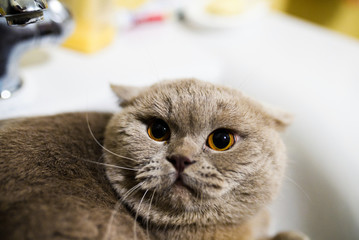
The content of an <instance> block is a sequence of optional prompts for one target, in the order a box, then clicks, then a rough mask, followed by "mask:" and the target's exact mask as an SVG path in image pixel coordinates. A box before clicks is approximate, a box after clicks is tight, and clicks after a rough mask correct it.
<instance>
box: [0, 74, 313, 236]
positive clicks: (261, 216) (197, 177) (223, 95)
mask: <svg viewBox="0 0 359 240" xmlns="http://www.w3.org/2000/svg"><path fill="white" fill-rule="evenodd" d="M114 90H115V92H117V94H118V95H119V96H120V97H121V98H123V100H124V101H123V102H122V105H123V107H124V108H123V110H122V111H121V112H120V113H118V114H115V115H113V116H112V115H111V114H106V113H88V114H86V113H82V114H80V113H72V114H62V115H56V116H49V117H38V118H30V119H18V120H7V121H0V149H1V151H0V236H1V239H106V240H107V239H116V240H117V239H119V240H121V239H147V238H149V239H153V240H154V239H158V240H162V239H193V240H197V239H218V240H221V239H228V240H230V239H233V240H235V239H236V240H251V239H253V240H254V239H266V238H265V236H264V234H265V231H266V227H267V225H268V216H267V214H266V211H265V208H266V206H267V204H268V203H269V202H270V201H271V200H272V199H273V198H274V196H275V195H276V193H277V190H278V186H279V185H280V181H281V178H282V175H283V171H284V167H285V160H286V159H285V158H286V157H285V154H284V146H283V144H282V142H281V140H280V138H279V135H278V133H277V130H278V129H282V128H284V126H285V125H286V122H285V118H283V117H280V116H279V117H278V115H274V114H273V113H271V112H268V111H266V110H265V109H264V108H263V107H262V106H261V105H259V104H257V103H255V102H253V101H252V100H250V99H248V98H247V97H245V96H243V95H241V94H240V93H239V92H237V91H234V90H230V89H227V88H221V87H216V86H213V85H211V84H208V83H203V82H199V81H195V80H183V81H177V82H164V83H160V84H157V85H155V86H153V87H151V88H146V89H142V90H138V89H131V91H130V90H129V89H127V91H126V89H124V88H120V87H117V88H116V87H115V88H114ZM159 119H160V120H159ZM161 121H162V122H161ZM87 123H89V125H88V124H87ZM159 123H161V124H166V125H165V126H166V129H167V131H168V135H164V136H163V138H157V137H158V136H157V135H158V133H156V132H155V131H154V132H151V131H152V130H151V129H152V128H153V125H154V124H157V125H158V124H159ZM105 129H106V130H105ZM218 129H219V131H224V130H223V129H228V131H227V130H226V131H225V133H228V134H229V135H228V136H231V137H233V138H231V139H232V142H230V143H231V144H232V145H231V146H230V147H229V148H228V149H225V151H219V149H217V148H216V146H215V147H213V144H212V142H210V141H212V140H211V139H212V138H210V137H208V136H210V135H212V133H216V131H217V130H218ZM90 130H91V131H92V132H91V131H90ZM150 130H151V131H150ZM153 133H154V134H153ZM92 134H93V135H92ZM152 135H154V136H155V137H154V136H152ZM217 135H218V136H222V135H220V134H218V133H217ZM217 135H216V136H217ZM151 137H152V138H151ZM164 137H166V138H164ZM96 140H97V141H98V142H96ZM102 144H104V145H105V150H104V149H103V148H102V147H101V146H100V145H102ZM215 145H216V144H215ZM217 145H218V144H217ZM215 149H216V150H215ZM223 149H224V148H223ZM223 149H222V150H223ZM101 164H105V165H101ZM116 166H117V167H116ZM275 239H293V240H294V239H306V238H305V237H304V236H301V235H299V234H294V233H288V234H281V235H278V236H277V237H276V238H275Z"/></svg>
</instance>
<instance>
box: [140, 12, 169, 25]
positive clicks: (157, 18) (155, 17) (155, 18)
mask: <svg viewBox="0 0 359 240" xmlns="http://www.w3.org/2000/svg"><path fill="white" fill-rule="evenodd" d="M165 19H166V16H165V15H163V14H152V15H146V16H140V17H138V18H136V19H135V20H134V23H135V25H140V24H143V23H150V22H162V21H164V20H165Z"/></svg>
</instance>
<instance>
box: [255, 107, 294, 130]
mask: <svg viewBox="0 0 359 240" xmlns="http://www.w3.org/2000/svg"><path fill="white" fill-rule="evenodd" d="M261 106H262V111H263V113H264V116H265V118H266V119H267V121H268V123H269V124H270V125H271V126H273V127H274V128H275V129H276V130H278V131H284V130H285V129H286V128H287V127H288V126H289V125H290V124H291V123H292V122H293V120H294V116H293V115H292V114H290V113H288V112H285V111H283V110H281V109H278V108H276V107H273V106H271V105H269V104H264V103H261Z"/></svg>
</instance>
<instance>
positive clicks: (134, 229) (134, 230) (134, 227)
mask: <svg viewBox="0 0 359 240" xmlns="http://www.w3.org/2000/svg"><path fill="white" fill-rule="evenodd" d="M147 192H148V189H147V190H146V192H145V193H144V194H143V196H142V198H141V201H140V203H139V204H138V208H137V211H136V216H135V222H134V224H133V235H134V239H135V240H136V239H137V231H136V226H137V217H138V212H139V210H140V207H141V204H142V202H143V199H144V198H145V196H146V194H147Z"/></svg>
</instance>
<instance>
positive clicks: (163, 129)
mask: <svg viewBox="0 0 359 240" xmlns="http://www.w3.org/2000/svg"><path fill="white" fill-rule="evenodd" d="M147 133H148V136H149V137H150V138H152V139H153V140H155V141H159V142H163V141H167V140H168V139H169V138H170V128H169V127H168V125H167V123H165V121H163V120H161V119H155V120H154V121H152V122H151V124H150V125H149V126H148V129H147Z"/></svg>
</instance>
